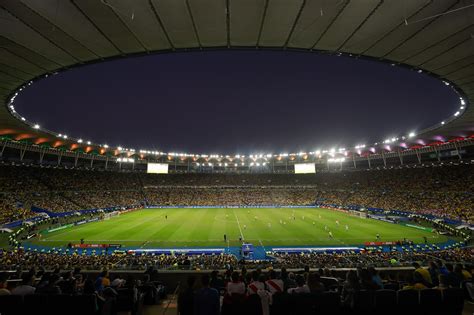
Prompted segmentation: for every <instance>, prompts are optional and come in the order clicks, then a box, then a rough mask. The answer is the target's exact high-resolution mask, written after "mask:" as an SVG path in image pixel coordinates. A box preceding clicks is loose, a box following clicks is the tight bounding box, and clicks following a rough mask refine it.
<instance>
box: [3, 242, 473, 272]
mask: <svg viewBox="0 0 474 315" xmlns="http://www.w3.org/2000/svg"><path fill="white" fill-rule="evenodd" d="M269 257H271V258H272V259H268V260H261V261H243V260H241V261H238V260H237V259H236V257H235V256H234V255H231V254H219V255H151V254H150V255H135V254H131V253H123V252H115V253H113V254H109V255H107V254H106V253H102V252H99V253H98V254H96V255H85V254H84V255H80V254H77V253H76V252H73V251H71V252H69V253H66V252H57V251H53V250H51V251H48V252H37V251H25V250H23V249H17V250H2V251H0V269H4V270H16V269H18V268H22V269H29V268H32V267H34V266H42V267H43V268H45V269H54V268H59V267H61V268H62V269H68V268H72V267H75V266H76V267H80V268H82V269H88V270H97V269H101V268H104V267H108V268H113V269H139V270H140V269H142V270H143V269H147V268H149V267H153V268H156V269H192V270H207V269H229V268H237V267H239V266H241V265H245V266H246V267H247V268H271V269H273V268H302V267H303V266H307V267H310V268H315V269H318V268H323V267H324V268H357V267H359V266H374V267H404V266H411V264H412V263H413V262H420V263H421V264H423V265H428V263H429V262H430V261H432V260H436V261H445V262H450V263H460V264H464V263H465V264H468V265H469V266H470V267H469V268H470V269H472V268H473V261H474V260H473V258H474V249H468V248H467V249H449V250H442V251H438V252H429V253H424V252H388V253H381V252H375V251H374V252H362V253H350V252H346V253H311V254H287V253H271V254H270V255H269ZM325 274H326V273H325Z"/></svg>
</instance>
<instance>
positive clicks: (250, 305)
mask: <svg viewBox="0 0 474 315" xmlns="http://www.w3.org/2000/svg"><path fill="white" fill-rule="evenodd" d="M244 314H247V315H262V314H263V310H262V301H261V299H260V296H259V295H258V294H251V295H249V296H248V297H247V299H246V300H245V302H244Z"/></svg>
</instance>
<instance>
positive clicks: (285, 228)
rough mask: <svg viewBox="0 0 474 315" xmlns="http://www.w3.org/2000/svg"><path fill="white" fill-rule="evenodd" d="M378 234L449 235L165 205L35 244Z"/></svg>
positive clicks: (269, 212) (277, 241)
mask: <svg viewBox="0 0 474 315" xmlns="http://www.w3.org/2000/svg"><path fill="white" fill-rule="evenodd" d="M336 221H338V222H339V224H337V222H336ZM346 226H347V227H346ZM329 232H331V233H332V236H333V237H330V235H329ZM224 234H225V235H226V236H227V242H226V241H224ZM377 234H379V235H380V240H381V241H397V240H403V239H404V238H407V239H409V240H412V241H414V242H415V243H423V242H424V238H423V237H424V236H426V237H427V238H428V242H430V243H440V242H444V241H446V240H447V238H446V237H445V236H441V235H438V234H436V233H431V232H427V231H424V230H420V229H416V228H413V227H407V226H403V225H400V224H392V223H387V222H383V221H378V220H373V219H363V218H360V217H355V216H351V215H349V214H346V213H343V212H339V211H335V210H328V209H320V208H167V209H141V210H136V211H132V212H129V213H125V214H122V215H120V216H116V217H112V218H110V219H109V220H103V221H97V222H92V223H87V224H83V225H78V226H74V227H69V228H65V229H62V230H58V231H55V232H49V233H44V234H43V236H42V238H41V240H37V241H35V242H34V243H37V244H41V245H46V246H65V245H67V244H68V243H69V242H71V243H79V241H80V239H81V238H83V239H84V242H85V243H91V244H122V245H123V246H131V247H138V248H165V247H227V246H239V245H241V242H240V240H239V237H240V236H242V239H243V241H245V242H249V243H253V244H254V245H255V246H303V245H305V246H328V245H331V246H343V245H361V244H363V243H364V242H369V241H377V239H376V235H377Z"/></svg>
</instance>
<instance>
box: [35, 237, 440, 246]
mask: <svg viewBox="0 0 474 315" xmlns="http://www.w3.org/2000/svg"><path fill="white" fill-rule="evenodd" d="M369 238H370V237H369ZM369 238H367V239H369ZM436 238H439V236H436ZM361 239H363V238H360V237H338V238H334V239H333V240H334V241H338V242H342V241H341V240H346V241H347V240H349V241H350V240H359V241H360V240H361ZM252 240H257V239H252ZM260 240H261V241H263V242H285V241H304V242H307V241H309V242H311V241H323V242H324V243H326V242H327V240H328V239H327V237H318V238H277V239H274V238H267V239H264V238H262V239H260ZM70 241H72V240H71V239H69V240H57V239H42V240H41V242H70ZM87 241H88V242H141V243H143V242H144V239H140V240H130V239H127V240H117V239H106V240H99V239H87ZM257 241H258V240H257ZM147 242H150V243H160V242H179V243H183V242H222V239H206V240H161V241H160V240H153V239H151V240H148V241H147ZM419 244H421V243H419Z"/></svg>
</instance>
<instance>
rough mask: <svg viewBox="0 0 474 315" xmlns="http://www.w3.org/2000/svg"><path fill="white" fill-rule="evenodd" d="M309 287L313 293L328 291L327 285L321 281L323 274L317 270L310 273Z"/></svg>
mask: <svg viewBox="0 0 474 315" xmlns="http://www.w3.org/2000/svg"><path fill="white" fill-rule="evenodd" d="M308 287H309V290H310V291H311V293H322V292H324V291H326V287H325V286H324V284H323V283H322V282H321V276H320V275H319V273H317V272H312V273H309V274H308Z"/></svg>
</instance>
